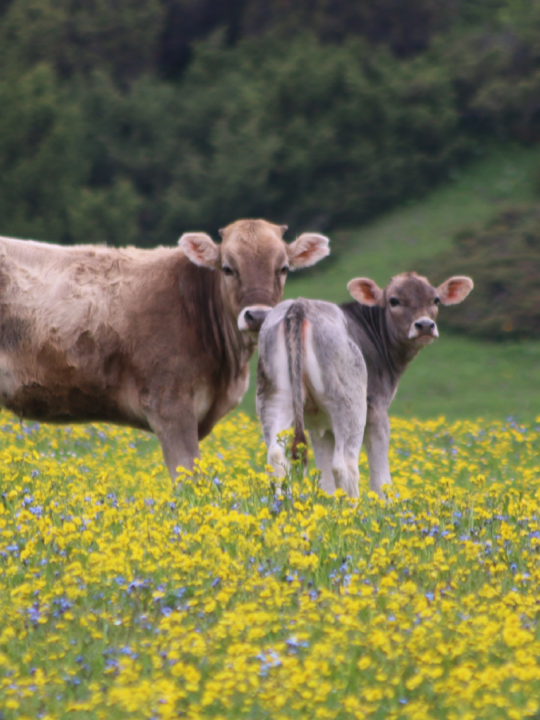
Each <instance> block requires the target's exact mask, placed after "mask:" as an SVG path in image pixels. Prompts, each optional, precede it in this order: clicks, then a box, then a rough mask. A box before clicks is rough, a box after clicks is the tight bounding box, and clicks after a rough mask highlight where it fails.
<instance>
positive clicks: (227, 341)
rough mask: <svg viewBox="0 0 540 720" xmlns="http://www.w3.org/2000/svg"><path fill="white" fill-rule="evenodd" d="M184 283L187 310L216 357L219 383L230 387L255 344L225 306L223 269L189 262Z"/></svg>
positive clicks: (210, 353) (209, 351)
mask: <svg viewBox="0 0 540 720" xmlns="http://www.w3.org/2000/svg"><path fill="white" fill-rule="evenodd" d="M183 284H184V288H185V291H184V293H183V294H184V304H185V310H186V312H187V314H188V316H189V318H190V320H191V322H192V323H193V325H194V326H195V327H197V328H198V329H199V333H198V334H199V338H200V340H201V342H202V344H203V347H204V350H205V351H206V352H207V353H208V355H209V357H211V358H212V359H213V365H214V368H215V376H216V381H217V384H218V385H219V386H221V387H223V388H226V387H227V386H228V385H229V383H230V382H231V381H234V380H235V379H236V378H238V377H239V375H240V373H241V372H242V368H243V367H244V366H245V365H246V363H248V362H249V359H250V358H251V356H252V355H253V352H254V349H255V346H253V347H251V346H250V344H249V339H245V338H244V337H243V335H242V333H241V332H240V330H239V329H238V325H237V322H236V318H233V317H232V316H231V314H230V312H228V311H227V308H226V307H225V303H224V302H223V292H222V287H221V277H220V273H218V272H217V271H215V270H208V269H206V268H202V267H198V266H196V265H194V264H193V263H188V264H187V265H186V273H185V275H184V279H183Z"/></svg>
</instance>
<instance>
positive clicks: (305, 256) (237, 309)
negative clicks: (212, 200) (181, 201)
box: [179, 220, 330, 332]
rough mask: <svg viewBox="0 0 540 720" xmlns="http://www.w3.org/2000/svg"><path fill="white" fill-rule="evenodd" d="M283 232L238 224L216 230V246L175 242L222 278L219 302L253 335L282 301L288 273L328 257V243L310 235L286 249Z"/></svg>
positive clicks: (201, 236) (190, 237) (187, 237)
mask: <svg viewBox="0 0 540 720" xmlns="http://www.w3.org/2000/svg"><path fill="white" fill-rule="evenodd" d="M286 229H287V226H286V225H273V224H272V223H269V222H266V220H237V221H236V222H234V223H232V224H231V225H227V227H226V228H224V229H223V230H220V231H219V232H220V235H221V237H222V242H221V244H220V245H217V244H216V243H215V242H213V240H212V238H210V237H209V236H208V235H207V234H206V233H185V234H184V235H182V237H181V238H180V240H179V245H180V247H181V248H182V250H183V251H184V253H185V254H186V255H187V257H188V258H189V259H190V260H191V262H193V263H195V264H196V265H201V266H203V267H207V268H211V269H212V270H217V271H218V272H220V273H221V284H222V288H223V298H224V302H225V304H226V306H227V308H228V310H229V311H230V312H231V313H232V314H233V315H234V317H235V318H238V327H239V329H240V330H247V331H250V332H258V331H259V330H260V328H261V325H262V323H263V321H264V318H265V317H266V315H267V314H268V313H269V312H270V310H271V309H272V308H273V307H274V306H275V305H277V303H278V302H280V301H281V298H282V297H283V288H284V286H285V280H286V279H287V274H288V273H289V271H290V270H296V269H298V268H303V267H308V266H309V265H314V264H315V263H316V262H318V261H319V260H321V259H322V258H323V257H325V256H326V255H328V254H329V252H330V250H329V248H328V238H326V237H324V236H323V235H317V234H315V233H303V234H302V235H300V237H299V238H298V239H297V240H295V241H294V242H292V243H290V244H287V243H286V242H285V241H284V240H283V233H284V232H285V230H286Z"/></svg>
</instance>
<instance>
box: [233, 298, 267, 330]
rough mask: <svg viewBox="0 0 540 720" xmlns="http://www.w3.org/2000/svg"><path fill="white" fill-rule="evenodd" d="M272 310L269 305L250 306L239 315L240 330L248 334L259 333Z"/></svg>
mask: <svg viewBox="0 0 540 720" xmlns="http://www.w3.org/2000/svg"><path fill="white" fill-rule="evenodd" d="M271 309H272V308H271V307H269V306H268V305H250V307H247V308H244V309H243V310H242V311H241V313H240V314H239V315H238V328H239V329H240V330H243V331H246V330H247V331H248V332H259V330H260V329H261V326H262V324H263V322H264V320H265V318H266V316H267V315H268V313H269V312H270V310H271Z"/></svg>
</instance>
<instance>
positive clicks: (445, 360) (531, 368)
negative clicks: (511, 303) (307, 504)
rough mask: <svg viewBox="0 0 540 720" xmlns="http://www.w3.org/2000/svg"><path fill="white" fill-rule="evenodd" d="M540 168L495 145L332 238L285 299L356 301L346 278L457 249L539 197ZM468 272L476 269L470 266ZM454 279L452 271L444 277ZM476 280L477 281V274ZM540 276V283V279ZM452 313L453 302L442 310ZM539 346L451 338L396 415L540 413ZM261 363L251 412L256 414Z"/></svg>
mask: <svg viewBox="0 0 540 720" xmlns="http://www.w3.org/2000/svg"><path fill="white" fill-rule="evenodd" d="M539 167H540V149H539V148H529V147H521V146H514V145H513V146H507V147H502V148H496V149H494V150H492V151H491V152H490V153H489V155H488V156H487V157H485V158H482V159H479V160H477V161H476V162H475V163H473V164H471V165H470V166H469V167H468V168H466V169H465V170H462V171H461V172H460V173H458V174H456V175H455V177H454V178H453V180H452V181H450V182H448V183H447V184H445V185H443V186H440V187H439V188H437V189H436V190H434V191H433V192H432V193H431V194H430V195H429V196H427V197H426V198H424V199H423V200H420V201H417V202H414V203H409V204H407V205H404V206H401V207H398V208H396V209H395V210H393V211H391V212H389V213H387V214H385V215H384V216H381V217H380V218H378V219H377V220H375V221H373V222H370V223H368V224H366V225H364V226H362V227H360V228H356V229H349V230H341V231H337V232H335V233H331V234H330V238H331V246H332V255H331V256H330V258H328V259H327V260H324V261H322V262H321V263H320V265H319V266H317V267H316V268H314V269H313V270H310V271H308V272H304V273H298V275H297V276H294V275H293V276H292V277H291V278H290V279H289V281H288V283H287V287H286V291H285V297H286V298H294V297H299V296H302V297H307V298H320V299H323V300H329V301H331V302H344V301H348V300H349V299H350V296H349V295H348V292H347V289H346V285H347V282H348V281H349V280H350V279H351V278H353V277H357V276H359V275H363V276H367V277H371V278H372V279H373V280H375V281H376V282H377V283H379V285H381V286H384V285H386V284H387V283H388V281H389V279H390V278H391V277H392V276H393V275H396V274H397V273H400V272H404V271H407V270H415V268H416V267H417V266H418V262H419V261H421V260H423V259H425V258H428V257H432V256H434V255H437V254H438V253H440V252H441V251H443V250H448V249H450V248H451V246H452V238H453V236H454V234H455V233H456V232H457V231H458V230H459V229H461V228H462V227H464V226H470V225H482V224H483V223H485V222H486V221H487V220H488V219H489V218H490V217H491V216H492V215H493V214H494V213H495V212H496V211H497V209H498V208H500V207H503V206H505V205H508V204H514V203H526V202H530V201H531V200H533V199H534V197H535V189H534V179H535V176H536V175H537V173H538V168H539ZM463 273H464V274H467V267H466V265H465V264H464V266H463ZM431 279H432V281H433V282H434V283H435V282H440V281H442V280H443V279H445V272H444V268H441V273H440V276H439V277H437V278H431ZM473 279H474V278H473ZM539 280H540V279H539ZM441 312H442V313H451V312H452V308H443V309H442V311H441ZM539 359H540V340H539V342H521V343H511V342H509V343H485V342H479V341H474V340H470V339H467V338H462V337H457V336H451V335H448V334H442V335H441V338H440V339H439V340H438V341H437V342H436V343H434V344H433V345H432V346H430V347H429V348H427V349H425V350H423V351H422V353H421V354H420V356H419V357H418V358H417V359H416V360H415V361H414V362H413V363H412V365H411V366H410V368H409V369H408V370H407V373H406V374H405V376H404V378H403V380H402V382H401V384H400V388H399V391H398V394H397V396H396V399H395V400H394V403H393V405H392V414H394V415H398V416H416V417H421V418H430V417H437V416H439V415H446V416H448V417H449V418H453V419H458V418H477V417H480V416H483V417H490V418H497V417H498V418H500V417H506V416H508V415H513V416H514V417H516V418H518V419H523V420H527V419H528V420H530V419H531V418H534V417H536V415H538V414H540V382H538V369H539ZM255 368H256V361H254V362H253V363H252V382H251V386H250V389H249V392H248V393H247V395H246V397H245V399H244V401H243V403H242V409H243V410H244V411H246V412H248V413H249V414H250V415H253V414H254V413H255Z"/></svg>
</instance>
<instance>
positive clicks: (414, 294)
mask: <svg viewBox="0 0 540 720" xmlns="http://www.w3.org/2000/svg"><path fill="white" fill-rule="evenodd" d="M347 288H348V289H349V292H350V293H351V295H352V296H353V298H354V299H355V300H358V302H359V303H361V304H362V305H370V306H375V305H377V306H379V307H381V308H384V309H385V313H386V320H387V326H388V330H389V332H390V333H391V335H392V337H393V338H394V339H395V340H396V341H398V342H401V343H405V344H410V345H412V346H416V347H421V346H423V345H429V344H430V343H432V342H433V340H435V338H437V337H439V332H438V330H437V323H436V319H437V313H438V310H439V305H440V304H441V303H442V304H443V305H456V304H457V303H460V302H461V301H462V300H464V299H465V298H466V297H467V295H468V294H469V293H470V292H471V290H472V289H473V281H472V280H471V279H470V278H468V277H463V276H455V277H451V278H449V279H448V280H446V281H445V282H443V283H442V284H441V285H439V287H436V288H435V287H433V286H432V285H430V283H429V282H428V280H427V278H425V277H421V276H420V275H417V274H416V273H402V274H401V275H397V276H396V277H394V278H392V280H391V281H390V283H389V285H387V287H385V288H384V289H383V290H381V289H380V288H379V287H378V286H377V284H376V283H375V282H373V280H370V279H369V278H355V279H354V280H351V281H350V282H349V283H348V285H347Z"/></svg>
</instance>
